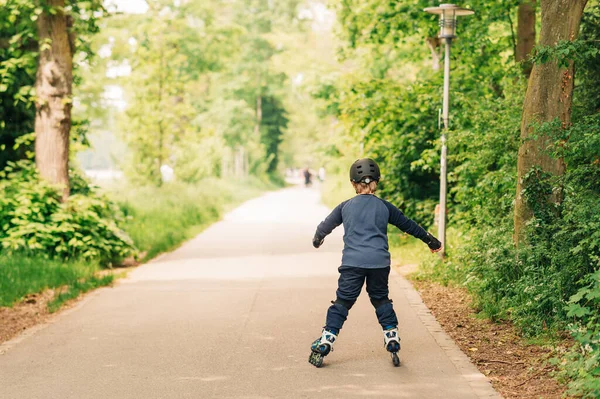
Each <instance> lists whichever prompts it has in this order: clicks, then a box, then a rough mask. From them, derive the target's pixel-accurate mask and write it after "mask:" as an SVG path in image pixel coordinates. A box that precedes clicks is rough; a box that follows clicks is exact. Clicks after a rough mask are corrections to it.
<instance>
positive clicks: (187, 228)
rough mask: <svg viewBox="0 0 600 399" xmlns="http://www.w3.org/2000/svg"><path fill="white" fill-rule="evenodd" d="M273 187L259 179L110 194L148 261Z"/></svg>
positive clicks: (173, 186) (126, 227) (137, 245)
mask: <svg viewBox="0 0 600 399" xmlns="http://www.w3.org/2000/svg"><path fill="white" fill-rule="evenodd" d="M272 188H274V186H273V185H270V184H269V183H265V182H262V181H260V180H258V179H246V180H240V181H235V180H230V181H224V180H216V179H212V180H206V181H204V182H202V183H200V184H198V185H185V184H177V183H173V184H167V185H164V186H163V187H160V188H157V187H143V188H134V189H130V188H117V189H112V190H111V191H109V196H110V197H111V198H112V199H114V200H115V201H116V202H117V203H118V204H119V206H120V207H121V209H122V210H123V212H124V214H125V215H126V218H127V219H126V221H125V223H123V224H122V228H123V230H125V231H126V232H127V233H128V234H129V236H130V237H131V238H132V239H133V242H134V243H135V246H136V247H137V248H138V249H139V250H140V253H142V254H144V256H143V258H142V260H144V261H146V260H149V259H152V258H154V257H155V256H157V255H159V254H160V253H163V252H167V251H170V250H173V249H175V248H176V247H177V246H179V245H180V244H181V243H183V242H184V241H186V240H189V239H190V238H193V237H194V236H195V235H197V234H198V233H199V232H201V231H202V230H203V229H204V228H206V227H208V226H209V225H210V224H212V223H214V222H215V221H217V220H219V219H220V218H221V217H222V216H223V214H224V213H225V212H227V211H228V210H230V209H232V208H233V207H234V206H235V205H238V204H240V203H241V202H243V201H245V200H247V199H250V198H252V197H255V196H258V195H259V194H261V193H263V192H264V191H266V190H267V189H272Z"/></svg>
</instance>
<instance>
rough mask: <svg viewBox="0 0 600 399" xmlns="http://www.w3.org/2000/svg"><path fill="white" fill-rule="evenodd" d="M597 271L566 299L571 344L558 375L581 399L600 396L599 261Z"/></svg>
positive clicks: (572, 393) (587, 277)
mask: <svg viewBox="0 0 600 399" xmlns="http://www.w3.org/2000/svg"><path fill="white" fill-rule="evenodd" d="M596 262H597V267H598V271H596V272H594V273H592V274H590V275H588V276H586V277H585V278H584V280H583V281H584V283H585V284H586V285H585V286H584V287H583V288H581V289H580V290H579V291H578V292H577V293H576V294H575V295H573V296H572V297H571V298H570V300H569V305H568V314H567V316H568V317H571V318H572V319H573V323H572V324H571V325H570V326H569V329H570V331H571V335H572V336H573V338H574V339H575V345H573V346H572V347H571V349H570V350H569V351H568V352H567V353H566V354H565V356H564V357H563V359H560V360H556V363H557V364H559V365H560V372H559V376H561V377H563V378H565V377H566V379H567V380H570V383H569V392H568V393H569V394H571V395H574V396H577V397H583V398H590V399H592V398H598V397H600V258H596Z"/></svg>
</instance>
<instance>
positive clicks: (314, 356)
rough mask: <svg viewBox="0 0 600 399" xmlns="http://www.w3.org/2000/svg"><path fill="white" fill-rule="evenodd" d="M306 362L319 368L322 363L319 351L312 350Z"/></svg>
mask: <svg viewBox="0 0 600 399" xmlns="http://www.w3.org/2000/svg"><path fill="white" fill-rule="evenodd" d="M308 362H309V363H310V364H312V365H313V366H315V367H316V368H319V367H321V366H322V365H323V355H321V354H320V353H319V352H312V353H311V354H310V356H309V357H308Z"/></svg>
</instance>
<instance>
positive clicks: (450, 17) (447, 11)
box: [425, 4, 475, 257]
mask: <svg viewBox="0 0 600 399" xmlns="http://www.w3.org/2000/svg"><path fill="white" fill-rule="evenodd" d="M425 11H426V12H428V13H430V14H437V15H439V16H440V35H439V37H440V39H445V40H444V41H445V42H446V55H445V57H444V101H443V107H442V122H443V124H444V128H443V129H442V154H441V168H440V208H439V209H440V214H439V222H438V238H439V240H440V241H441V242H442V244H443V245H444V249H443V250H442V252H440V256H441V257H444V255H445V253H446V198H447V195H448V188H447V175H448V170H447V165H448V163H447V155H448V147H447V146H446V136H447V134H448V114H449V106H450V47H451V45H452V39H454V38H455V37H456V17H459V16H464V15H472V14H474V13H475V12H474V11H473V10H469V9H467V8H461V7H458V6H456V5H454V4H440V6H439V7H429V8H426V9H425Z"/></svg>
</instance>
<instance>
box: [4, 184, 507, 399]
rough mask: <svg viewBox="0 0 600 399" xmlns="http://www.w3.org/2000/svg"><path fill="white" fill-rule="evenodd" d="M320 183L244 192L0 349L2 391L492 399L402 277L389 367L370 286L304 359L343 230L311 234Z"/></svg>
mask: <svg viewBox="0 0 600 399" xmlns="http://www.w3.org/2000/svg"><path fill="white" fill-rule="evenodd" d="M327 213H328V212H327V209H326V208H325V207H323V206H322V205H319V198H318V193H317V192H316V191H313V190H308V189H303V188H292V189H286V190H282V191H278V192H275V193H270V194H267V195H265V196H263V197H261V198H258V199H255V200H252V201H249V202H247V203H246V204H244V205H243V206H241V207H240V208H238V209H236V210H235V211H233V212H232V213H230V214H229V215H228V216H227V217H226V218H225V220H224V221H222V222H220V223H217V224H215V225H214V226H212V227H211V228H209V229H208V230H206V231H205V232H204V233H203V234H201V235H200V236H198V237H197V238H195V239H194V240H192V241H190V242H188V243H187V244H186V245H184V246H183V247H182V248H180V249H179V250H177V251H175V252H173V253H172V254H169V255H167V256H164V257H162V258H160V259H159V260H158V261H157V262H154V263H151V264H148V265H146V266H143V267H140V268H139V269H137V270H135V271H134V272H132V273H131V274H130V276H129V278H128V279H126V280H124V281H122V282H121V283H119V284H118V285H117V286H116V287H114V288H107V289H102V290H100V291H98V292H96V293H95V294H92V295H91V296H90V297H88V298H87V299H86V300H84V302H83V303H82V304H81V305H80V306H78V307H77V308H75V309H74V310H72V311H68V312H65V313H64V314H62V315H61V316H59V317H58V318H57V319H56V320H55V321H54V322H53V323H51V324H50V325H48V326H47V327H45V328H43V329H41V330H39V331H37V332H36V333H35V334H33V335H31V336H28V337H21V338H20V339H17V340H16V341H13V342H9V343H8V344H7V345H4V346H0V352H4V354H2V355H0V398H11V399H12V398H27V399H33V398H61V399H64V398H77V399H80V398H186V397H189V398H353V397H371V398H387V397H391V398H393V397H397V398H427V399H428V398H461V399H464V398H481V397H486V398H488V397H489V398H492V397H499V396H497V394H496V393H495V392H494V391H493V390H492V389H491V386H490V385H489V383H488V382H487V380H486V379H485V377H483V375H481V374H479V373H478V371H477V370H476V369H475V368H474V367H473V366H472V365H471V364H470V363H469V362H468V360H466V357H465V356H464V355H463V354H462V353H460V351H458V350H457V348H456V346H455V345H454V344H453V343H452V341H450V340H449V338H448V337H447V336H446V335H445V334H444V333H443V332H441V331H440V328H439V325H437V323H436V322H435V320H433V318H432V317H431V315H430V314H429V313H428V311H427V310H426V308H424V306H423V305H422V303H421V301H420V299H419V297H418V295H417V294H416V292H415V291H414V290H413V289H412V288H411V287H410V285H409V284H408V283H407V282H406V281H405V280H404V279H402V278H401V277H400V276H398V275H396V274H393V275H392V277H391V281H390V289H391V295H390V296H391V297H392V298H393V299H394V304H395V306H396V310H397V312H398V316H399V319H400V320H401V325H400V335H401V337H402V345H403V349H402V352H401V359H402V362H403V364H402V366H401V367H400V368H394V367H393V366H392V365H391V360H390V357H389V356H388V355H387V353H386V352H385V351H384V349H383V342H382V341H383V337H382V333H381V331H380V327H379V325H378V324H377V320H376V317H375V312H374V311H373V309H372V307H371V304H370V303H369V300H368V297H366V295H365V296H364V297H363V296H361V298H360V299H359V300H358V302H357V304H356V306H355V307H354V308H353V309H352V311H351V312H350V317H349V320H348V322H347V324H346V326H345V327H344V329H343V330H342V332H341V335H340V338H339V340H338V342H337V343H336V347H335V351H334V352H333V353H332V354H331V355H330V356H328V357H327V358H326V367H323V368H321V369H316V368H314V367H313V366H311V365H309V364H308V363H307V358H308V355H309V346H310V343H311V342H312V341H313V340H314V339H315V338H316V337H317V335H318V334H319V333H320V329H321V326H322V324H323V322H324V317H325V311H326V309H327V307H328V305H329V301H330V300H332V299H334V296H335V294H334V293H335V288H336V279H337V266H338V265H339V260H340V250H341V233H342V232H341V231H338V232H337V234H336V233H335V232H334V234H333V235H332V236H330V237H328V238H327V240H326V243H325V245H324V246H323V247H322V248H321V249H320V250H318V251H317V250H314V249H313V248H312V246H311V244H310V242H311V238H312V234H313V232H314V228H315V227H316V224H317V223H318V222H319V221H320V220H321V219H322V218H323V217H324V216H326V215H327Z"/></svg>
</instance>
